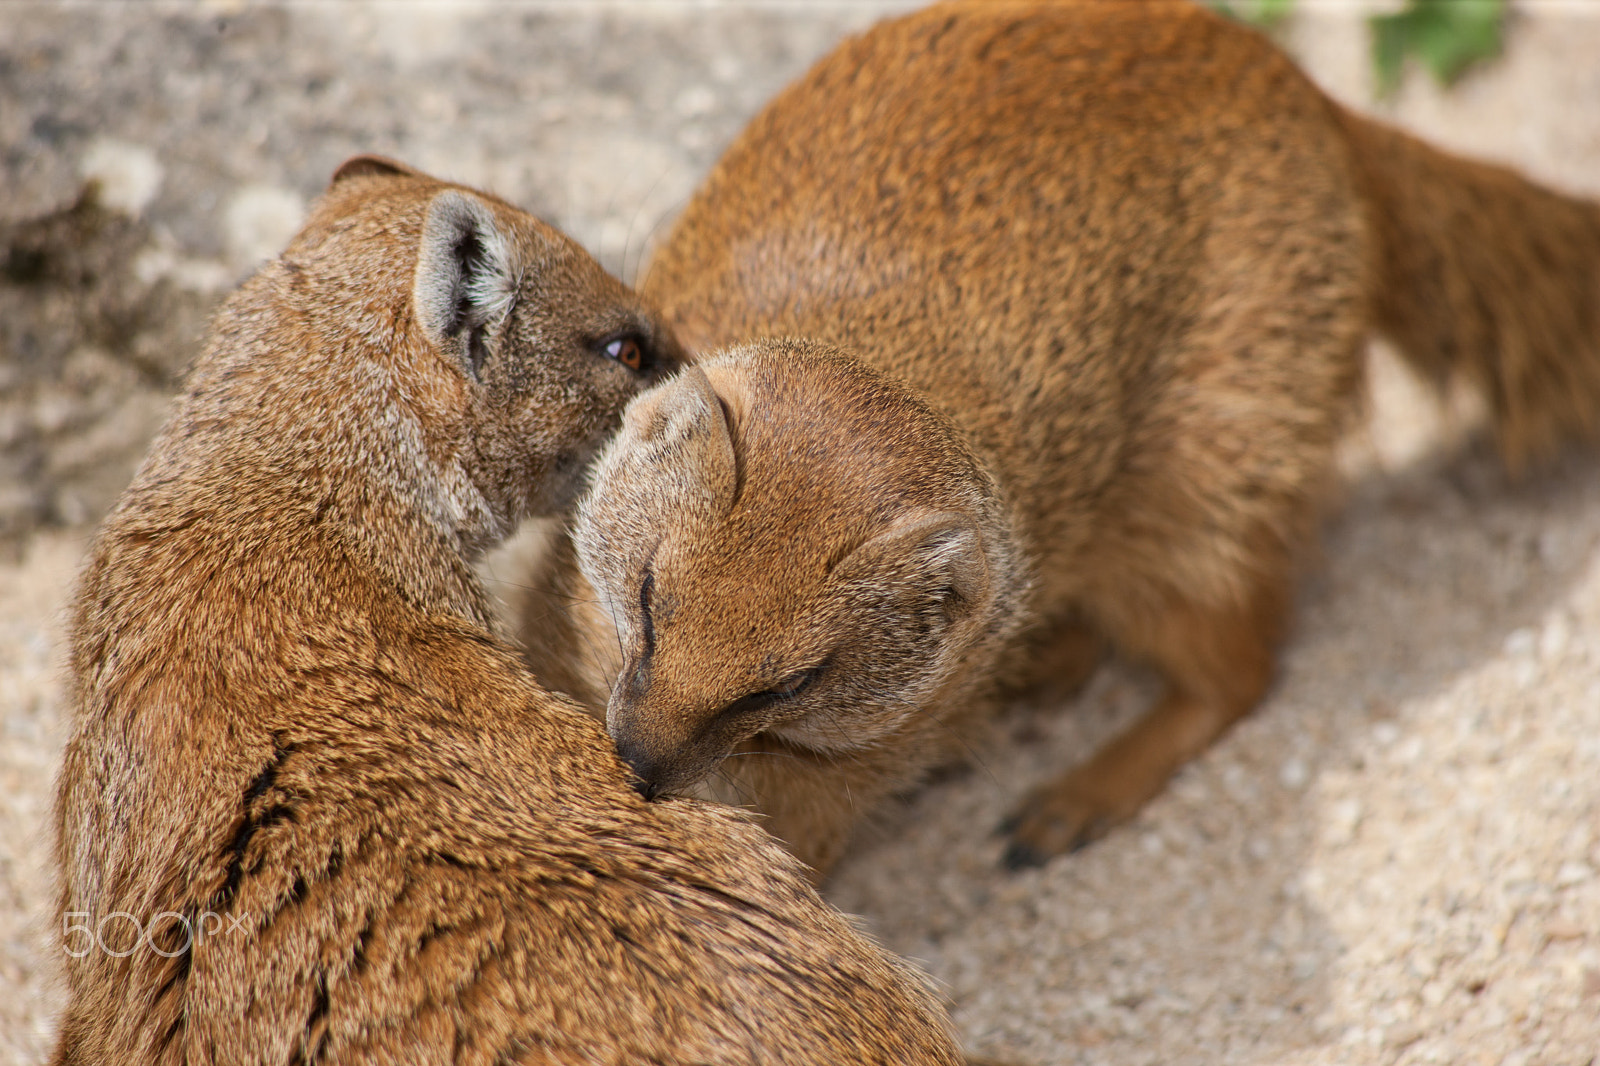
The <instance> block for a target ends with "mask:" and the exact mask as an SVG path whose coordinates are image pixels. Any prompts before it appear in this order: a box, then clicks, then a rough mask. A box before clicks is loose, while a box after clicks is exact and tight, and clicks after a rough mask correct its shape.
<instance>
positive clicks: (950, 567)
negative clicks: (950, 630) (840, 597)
mask: <svg viewBox="0 0 1600 1066" xmlns="http://www.w3.org/2000/svg"><path fill="white" fill-rule="evenodd" d="M833 578H834V580H836V581H840V582H852V581H860V582H864V583H866V584H869V585H882V586H885V587H889V588H896V589H905V590H907V591H913V590H914V591H915V592H917V593H923V594H933V595H936V596H938V597H939V598H940V600H941V606H942V608H943V610H944V612H945V615H946V617H947V618H949V619H950V620H951V621H954V620H955V619H957V618H960V617H963V616H964V615H966V614H968V613H970V612H971V611H972V610H973V609H974V608H975V607H977V606H978V605H980V604H981V603H983V602H984V601H985V600H987V599H988V596H989V561H988V559H987V558H986V557H985V555H984V550H983V537H982V536H981V535H980V534H979V533H978V526H977V523H975V522H974V521H973V520H972V519H971V518H970V517H968V516H966V515H962V514H955V513H953V512H949V511H931V512H930V511H914V512H912V513H911V514H908V515H906V516H905V517H903V518H901V519H900V520H899V521H897V522H896V523H895V524H894V525H892V526H890V527H889V528H888V529H886V530H884V531H883V532H882V533H879V534H878V535H877V536H875V537H873V538H872V539H870V540H868V541H866V542H865V543H863V544H862V545H860V546H859V547H857V548H856V549H855V550H854V551H852V552H851V553H850V554H849V555H847V556H845V557H844V558H843V559H841V560H840V561H839V562H838V563H837V564H835V566H834V567H833Z"/></svg>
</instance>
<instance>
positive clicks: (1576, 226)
mask: <svg viewBox="0 0 1600 1066" xmlns="http://www.w3.org/2000/svg"><path fill="white" fill-rule="evenodd" d="M1339 112H1340V119H1341V122H1342V123H1343V125H1344V128H1345V131H1346V134H1347V136H1348V138H1349V141H1350V144H1351V147H1352V150H1353V152H1352V154H1353V156H1354V160H1355V169H1356V175H1357V178H1356V180H1357V182H1358V184H1359V186H1360V189H1361V192H1362V194H1363V195H1364V197H1365V199H1366V201H1367V204H1368V209H1369V212H1370V215H1371V218H1372V221H1373V223H1374V229H1375V232H1376V246H1377V247H1376V250H1377V256H1378V264H1377V272H1376V275H1375V277H1374V291H1373V294H1372V296H1373V308H1374V315H1375V318H1376V325H1377V327H1378V329H1379V330H1380V331H1382V332H1383V333H1384V334H1386V335H1387V336H1389V337H1390V338H1391V339H1392V340H1394V341H1395V342H1396V343H1397V344H1398V345H1399V346H1400V347H1401V349H1402V350H1403V351H1404V353H1405V355H1406V356H1407V357H1408V358H1409V359H1410V360H1411V361H1412V362H1413V363H1414V364H1415V365H1416V366H1417V367H1418V368H1419V369H1420V370H1421V371H1422V372H1424V373H1425V374H1427V375H1428V376H1430V377H1431V378H1433V379H1434V380H1435V381H1438V382H1443V381H1444V380H1446V379H1448V378H1450V377H1452V376H1455V375H1463V376H1465V377H1466V379H1467V380H1468V382H1469V383H1471V384H1472V385H1473V386H1475V387H1477V388H1478V389H1480V390H1481V391H1482V393H1483V395H1484V397H1485V398H1486V399H1487V400H1488V403H1489V409H1490V411H1491V413H1492V415H1493V417H1494V429H1495V433H1496V436H1497V437H1498V440H1499V443H1500V448H1501V452H1502V454H1503V455H1504V456H1505V459H1506V463H1507V465H1509V466H1510V467H1511V468H1512V469H1513V470H1515V469H1518V468H1520V467H1521V466H1523V465H1524V464H1525V463H1526V462H1527V461H1528V460H1530V459H1537V458H1539V457H1541V456H1544V455H1548V454H1549V453H1551V452H1553V451H1554V450H1555V449H1556V448H1557V447H1558V446H1559V445H1560V444H1561V443H1562V442H1563V441H1565V440H1569V439H1572V438H1574V437H1594V436H1596V435H1597V431H1600V204H1594V203H1590V202H1587V201H1584V200H1580V199H1576V198H1574V197H1570V196H1564V195H1562V194H1560V193H1557V192H1553V191H1551V190H1549V189H1545V188H1541V187H1540V186H1538V185H1535V184H1533V183H1532V182H1530V181H1528V180H1526V179H1525V178H1522V177H1520V176H1519V175H1517V174H1515V173H1513V172H1512V171H1510V170H1508V169H1506V168H1504V167H1498V166H1491V165H1489V164H1485V163H1478V162H1473V161H1472V160H1468V159H1462V158H1460V157H1458V156H1454V155H1450V154H1449V153H1446V152H1442V151H1440V150H1438V149H1436V148H1430V147H1429V146H1428V145H1426V144H1423V143H1422V142H1421V141H1419V140H1417V139H1416V138H1414V137H1410V136H1408V135H1406V134H1404V133H1401V132H1399V131H1398V130H1394V129H1391V128H1389V127H1387V126H1384V125H1381V124H1379V123H1376V122H1373V121H1371V120H1370V119H1366V118H1362V117H1361V116H1359V115H1355V114H1352V113H1350V112H1348V111H1345V110H1343V109H1342V108H1341V109H1339Z"/></svg>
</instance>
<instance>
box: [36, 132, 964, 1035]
mask: <svg viewBox="0 0 1600 1066" xmlns="http://www.w3.org/2000/svg"><path fill="white" fill-rule="evenodd" d="M680 358H681V353H680V351H679V349H678V348H677V347H676V345H675V343H674V342H673V341H672V339H671V337H670V335H669V334H668V333H667V331H666V329H665V327H664V326H663V324H662V322H661V321H660V319H659V318H658V317H657V315H655V314H654V313H653V312H652V311H651V310H650V309H649V308H648V306H647V305H646V304H645V303H644V302H643V301H641V300H640V299H639V298H638V297H637V296H635V295H634V294H633V293H631V292H629V291H628V290H627V289H626V288H624V287H623V286H622V285H621V284H620V283H619V282H616V281H614V280H613V279H611V278H610V277H609V276H607V275H606V274H605V273H604V272H603V271H602V270H601V269H600V268H599V266H598V265H596V264H595V263H594V262H593V260H591V259H590V258H589V257H588V256H587V255H586V254H585V253H584V252H582V251H581V250H580V249H579V248H578V247H577V246H576V245H574V244H573V243H571V242H570V241H568V240H567V239H566V238H565V237H563V236H561V235H560V234H558V233H556V232H555V231H554V230H552V229H551V228H550V227H548V226H546V225H544V224H543V223H541V222H539V221H537V220H535V219H533V218H532V217H530V216H528V215H525V214H523V213H522V212H520V211H517V210H515V209H514V208H512V207H510V206H509V205H507V204H505V203H503V202H501V201H499V200H496V199H495V198H493V197H491V196H488V195H485V194H482V193H478V192H474V191H472V190H469V189H464V188H460V187H457V186H453V185H449V184H446V183H443V182H439V181H436V180H433V179H431V178H428V177H426V176H423V175H420V174H417V173H415V172H413V171H410V170H408V169H406V168H404V167H402V166H400V165H399V164H394V163H391V162H388V161H384V160H379V159H375V158H371V157H363V158H358V159H356V160H353V161H351V162H350V163H347V164H346V165H345V166H344V167H343V168H341V170H340V171H339V172H338V174H336V176H335V179H334V182H333V184H332V186H331V188H330V189H329V191H328V193H327V194H326V195H325V197H324V198H323V199H322V200H321V201H320V202H319V203H318V204H317V206H316V207H315V208H314V209H313V211H312V213H311V217H310V219H309V221H308V222H307V224H306V226H305V228H304V229H303V230H302V231H301V233H300V234H299V236H297V237H296V238H295V240H294V241H293V243H292V244H291V245H290V246H289V248H288V249H287V250H286V251H285V252H284V253H283V255H282V256H281V257H280V258H278V259H277V260H276V261H275V262H273V263H270V264H269V265H267V266H266V267H264V268H263V269H262V270H261V271H260V272H259V273H258V274H257V275H256V276H255V277H253V278H252V279H251V280H249V281H248V282H246V283H245V285H244V286H243V287H242V288H241V289H240V290H239V291H238V292H237V293H236V294H234V296H233V297H232V298H231V299H230V300H229V301H228V302H227V303H226V305H225V306H224V307H223V309H222V310H221V312H220V313H219V314H218V316H217V318H216V320H215V323H214V327H213V330H212V333H211V337H210V342H209V344H208V346H207V348H206V350H205V352H204V354H203V355H202V356H201V358H200V360H199V361H198V363H197V365H196V366H195V367H194V369H193V371H192V373H191V375H190V377H189V379H188V384H187V391H186V392H185V394H184V395H183V396H182V397H180V399H179V400H178V402H177V404H176V406H175V408H174V409H173V411H172V414H171V417H170V419H169V421H168V422H167V425H166V427H165V429H164V430H163V431H162V433H161V434H160V436H159V437H158V439H157V440H156V442H155V444H154V445H153V447H152V449H151V452H150V454H149V456H148V458H147V459H146V461H145V462H144V464H143V466H142V468H141V469H140V471H139V473H138V474H137V476H136V478H135V480H134V482H133V484H132V485H131V487H130V488H129V489H128V490H127V493H126V494H125V495H124V496H123V498H122V500H121V502H120V503H119V504H118V505H117V507H116V508H115V510H114V511H113V513H112V514H111V515H110V517H109V518H108V519H107V520H106V522H105V524H104V526H103V527H102V529H101V530H100V532H99V534H98V537H97V539H96V541H95V545H94V549H93V553H92V557H91V559H90V561H89V563H88V565H87V568H86V570H85V572H84V574H83V576H82V579H81V585H80V588H79V591H78V595H77V602H76V609H75V614H74V617H73V621H72V630H71V648H72V650H71V681H72V702H73V706H74V717H75V724H74V730H73V735H72V738H71V741H70V743H69V744H68V746H67V749H66V755H65V760H64V763H63V766H62V770H61V775H60V783H59V794H58V799H57V810H56V824H57V838H58V840H57V858H58V862H59V870H60V892H61V896H60V911H61V914H60V917H61V921H62V929H63V943H62V947H63V950H64V951H65V953H66V954H67V956H68V959H67V974H66V976H67V984H68V989H69V993H70V997H69V1001H68V1004H67V1007H66V1011H65V1014H64V1016H63V1018H62V1020H61V1025H60V1038H59V1044H58V1047H57V1050H56V1054H55V1060H54V1061H55V1062H57V1063H59V1064H63V1066H65V1064H89V1063H117V1064H128V1063H228V1064H240V1063H279V1064H281V1063H306V1064H309V1063H316V1062H323V1063H368V1062H370V1063H397V1062H406V1063H463V1064H464V1063H484V1064H487V1063H541V1064H542V1063H572V1064H579V1063H582V1064H599V1063H611V1064H617V1066H622V1064H628V1066H636V1064H639V1063H661V1064H678V1063H681V1064H685V1066H687V1064H690V1063H695V1064H724V1063H727V1064H732V1063H742V1064H755V1063H772V1062H785V1063H815V1064H822V1063H829V1064H833V1063H842V1062H874V1063H882V1064H885V1066H888V1064H899V1063H908V1062H914V1063H944V1064H950V1063H956V1062H959V1061H960V1057H959V1054H958V1052H957V1051H956V1049H955V1045H954V1043H953V1041H952V1038H951V1035H950V1032H949V1028H948V1023H947V1021H946V1019H945V1017H944V1015H943V1013H942V1008H941V1007H940V1005H939V1004H938V1002H937V1000H936V998H935V997H934V996H933V995H932V994H931V993H930V992H929V991H928V989H927V988H926V987H925V986H924V985H923V984H922V982H921V981H920V980H919V978H918V977H917V976H916V975H915V974H914V973H912V972H911V971H910V970H909V969H908V968H906V967H905V966H903V965H902V964H900V963H899V962H898V961H896V960H895V959H893V958H891V957H890V956H889V955H888V954H887V953H885V952H884V951H882V950H880V949H879V948H878V947H876V946H875V945H873V944H872V943H870V942H868V941H867V940H866V939H865V938H863V937H862V936H861V935H859V934H858V933H856V932H855V931H854V930H853V929H852V927H851V926H850V925H849V923H848V922H847V921H846V920H845V918H844V917H843V916H841V915H840V914H838V913H837V912H836V911H834V910H832V909H831V908H829V907H828V906H826V905H825V904H824V903H822V902H821V901H820V900H819V899H818V897H817V896H816V894H815V893H814V892H813V891H812V889H811V887H810V886H809V883H808V882H807V880H806V877H805V874H804V871H803V870H802V869H801V867H800V866H799V864H798V863H796V862H795V861H794V860H793V859H792V858H790V857H789V856H788V854H787V853H786V852H785V851H784V850H783V848H782V847H781V846H779V845H778V844H777V843H776V842H775V841H773V840H772V839H771V838H770V837H769V836H768V835H767V834H766V833H765V832H763V831H762V830H761V829H759V828H758V827H756V826H754V825H752V824H750V823H749V821H748V820H747V818H746V816H744V815H742V814H740V813H738V812H734V811H729V810H726V809H723V808H719V807H717V806H714V805H708V804H703V803H700V802H696V801H685V802H677V803H665V804H663V803H655V804H647V803H646V802H645V801H644V800H643V799H642V798H640V796H639V795H638V794H637V792H635V791H634V789H633V788H632V786H631V784H630V777H629V774H628V771H627V769H626V767H625V766H623V764H622V763H621V762H620V761H619V760H618V758H617V756H616V753H615V751H614V749H613V747H612V744H611V742H610V741H609V740H608V739H607V738H606V736H605V734H604V733H603V732H602V731H601V730H600V728H599V727H598V725H597V724H596V723H595V722H594V720H593V719H592V718H591V717H589V716H588V715H587V714H585V713H584V712H583V711H581V710H580V709H579V708H577V707H576V706H574V705H573V704H572V703H570V702H569V701H566V700H563V699H561V698H558V697H555V696H553V695H551V694H550V693H549V692H548V691H547V690H546V689H544V688H542V687H541V686H540V685H539V684H538V683H537V682H536V680H535V679H534V677H532V676H531V675H530V674H529V673H528V672H527V669H526V668H525V667H524V666H523V665H522V663H521V662H520V660H519V659H518V658H517V655H516V653H515V651H514V649H513V648H512V646H511V645H509V644H508V643H506V642H505V641H503V640H502V639H501V638H500V637H499V636H498V635H497V634H496V633H495V632H494V631H493V625H492V624H491V613H490V610H489V606H488V602H487V598H486V595H485V592H484V590H483V588H482V587H481V585H480V583H479V580H478V578H477V577H476V576H475V573H474V571H473V568H472V565H471V564H472V560H473V559H474V557H475V556H476V555H477V554H478V553H479V552H481V551H482V550H483V549H484V548H486V547H487V546H489V545H490V544H492V543H494V542H495V541H496V540H498V539H499V538H500V537H501V536H503V535H504V534H505V533H506V531H508V530H509V529H511V528H512V526H513V525H514V524H515V523H516V522H517V521H518V520H519V519H520V518H522V517H523V516H524V515H526V514H530V513H549V512H552V511H554V510H557V509H559V508H561V507H563V506H565V505H566V503H567V501H568V500H569V499H570V497H571V495H572V492H573V490H574V488H575V486H576V484H577V479H578V477H579V475H580V473H581V471H582V469H583V467H584V464H585V462H586V461H587V459H588V458H589V457H590V456H591V454H592V453H593V451H594V450H595V449H596V448H597V447H598V445H599V444H600V442H601V440H602V439H603V437H604V436H605V434H607V433H608V432H610V431H611V430H612V429H613V428H614V426H615V424H616V421H617V418H618V415H619V413H620V411H621V409H622V407H623V405H624V403H625V401H626V400H627V399H628V398H629V397H631V396H633V395H634V394H635V393H637V392H638V391H639V390H640V389H641V388H642V387H643V386H645V385H646V384H648V383H650V382H651V381H653V380H655V379H656V378H657V377H658V376H659V375H660V374H661V373H663V372H665V371H667V370H670V369H671V368H672V367H674V366H675V365H676V364H677V363H678V362H679V361H680Z"/></svg>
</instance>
